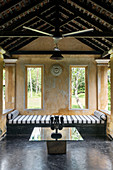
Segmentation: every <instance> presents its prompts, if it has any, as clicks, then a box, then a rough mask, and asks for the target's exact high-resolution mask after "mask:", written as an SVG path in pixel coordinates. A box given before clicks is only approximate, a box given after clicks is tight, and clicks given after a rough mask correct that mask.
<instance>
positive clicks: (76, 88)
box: [75, 72, 83, 109]
mask: <svg viewBox="0 0 113 170" xmlns="http://www.w3.org/2000/svg"><path fill="white" fill-rule="evenodd" d="M78 75H79V72H77V74H76V83H75V84H76V86H75V99H76V102H77V104H78V106H79V107H80V108H81V109H83V106H82V104H81V102H80V100H79V97H78Z"/></svg>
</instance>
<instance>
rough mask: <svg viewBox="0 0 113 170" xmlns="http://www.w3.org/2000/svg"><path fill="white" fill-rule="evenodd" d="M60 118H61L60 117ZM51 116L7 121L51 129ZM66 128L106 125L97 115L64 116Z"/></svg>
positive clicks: (22, 117) (24, 116) (18, 118)
mask: <svg viewBox="0 0 113 170" xmlns="http://www.w3.org/2000/svg"><path fill="white" fill-rule="evenodd" d="M59 117H60V116H59ZM50 118H51V116H50V115H44V116H41V115H18V116H17V117H15V118H13V119H9V120H8V121H7V123H8V124H36V125H40V126H41V127H50ZM63 118H64V126H65V127H68V126H70V125H71V126H72V125H73V124H74V125H76V124H104V123H105V121H104V120H100V119H99V118H97V117H96V116H95V115H94V116H92V115H70V116H69V115H68V116H66V115H63Z"/></svg>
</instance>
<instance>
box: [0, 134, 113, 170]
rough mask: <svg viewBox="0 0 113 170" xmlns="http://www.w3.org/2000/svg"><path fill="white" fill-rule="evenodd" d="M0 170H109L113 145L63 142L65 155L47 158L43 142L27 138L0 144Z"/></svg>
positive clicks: (91, 141)
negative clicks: (65, 150) (30, 140)
mask: <svg viewBox="0 0 113 170" xmlns="http://www.w3.org/2000/svg"><path fill="white" fill-rule="evenodd" d="M0 170H113V142H112V141H109V140H107V139H106V138H87V139H85V140H84V141H74V142H67V153H66V154H63V155H48V154H47V148H46V142H29V141H28V138H25V137H19V138H11V137H10V138H5V139H4V140H2V141H0Z"/></svg>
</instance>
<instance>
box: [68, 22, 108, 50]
mask: <svg viewBox="0 0 113 170" xmlns="http://www.w3.org/2000/svg"><path fill="white" fill-rule="evenodd" d="M79 23H80V22H79ZM80 24H81V23H80ZM70 25H72V26H73V27H76V28H77V29H79V30H80V29H83V28H81V27H80V26H79V25H78V24H77V23H73V22H70ZM81 25H82V24H81ZM82 27H84V25H82ZM85 27H86V29H87V28H88V27H89V26H88V25H87V24H85ZM95 40H96V41H98V42H99V43H101V44H102V46H103V45H104V46H105V47H106V48H107V49H109V48H111V45H109V44H108V43H106V42H105V41H104V40H102V39H100V38H99V39H95Z"/></svg>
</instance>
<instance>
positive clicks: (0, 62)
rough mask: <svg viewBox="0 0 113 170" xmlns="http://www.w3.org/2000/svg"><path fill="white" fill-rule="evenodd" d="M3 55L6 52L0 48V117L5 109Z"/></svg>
mask: <svg viewBox="0 0 113 170" xmlns="http://www.w3.org/2000/svg"><path fill="white" fill-rule="evenodd" d="M3 54H5V51H4V50H3V49H2V48H1V47H0V117H1V115H2V107H3V99H2V93H3Z"/></svg>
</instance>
